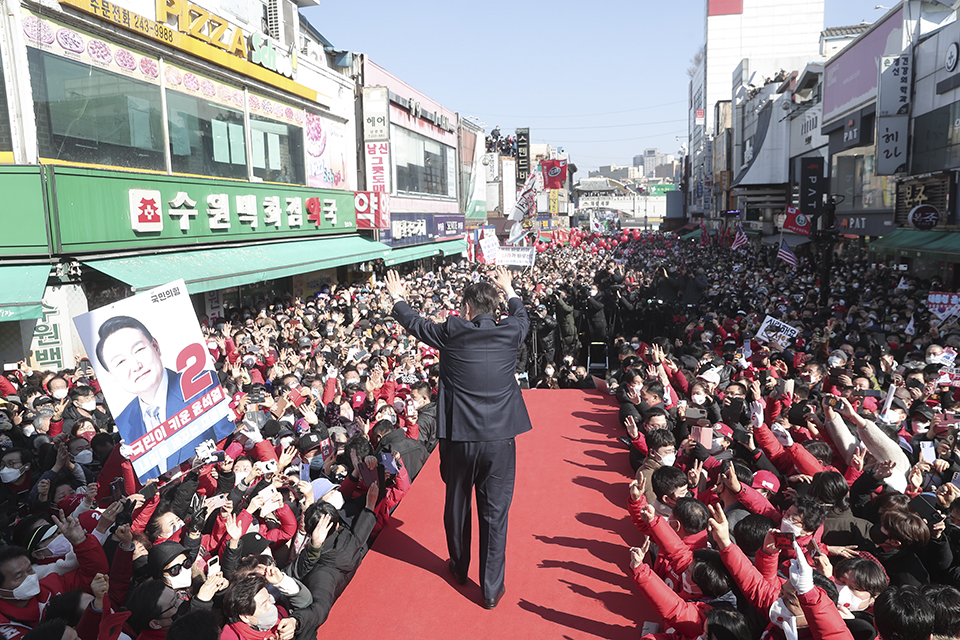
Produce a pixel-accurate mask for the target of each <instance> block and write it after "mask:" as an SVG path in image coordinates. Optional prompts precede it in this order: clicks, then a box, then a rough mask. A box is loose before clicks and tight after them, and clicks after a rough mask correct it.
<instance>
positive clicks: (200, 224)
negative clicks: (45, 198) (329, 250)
mask: <svg viewBox="0 0 960 640" xmlns="http://www.w3.org/2000/svg"><path fill="white" fill-rule="evenodd" d="M50 171H53V172H54V173H55V174H56V183H55V184H56V193H55V198H56V203H57V206H56V208H55V213H54V214H52V215H56V216H58V225H57V226H56V227H55V228H59V232H60V236H59V242H60V245H61V250H62V251H64V252H69V251H92V250H102V249H104V248H107V247H109V249H110V250H120V249H124V248H135V247H138V246H144V247H150V248H154V247H157V246H162V245H167V246H176V245H190V244H197V243H201V242H202V243H216V242H234V241H238V240H271V239H279V238H283V237H304V236H318V235H326V234H332V233H343V232H344V231H352V230H353V229H355V228H356V211H355V209H354V201H353V196H354V194H353V192H351V191H333V190H323V189H310V188H306V187H295V186H287V185H261V184H254V183H247V182H228V181H219V180H208V179H204V178H185V177H173V176H154V175H144V174H140V175H134V174H124V173H117V172H108V171H101V170H97V169H81V168H76V167H54V168H52V169H50Z"/></svg>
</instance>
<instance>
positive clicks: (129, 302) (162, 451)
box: [74, 280, 234, 482]
mask: <svg viewBox="0 0 960 640" xmlns="http://www.w3.org/2000/svg"><path fill="white" fill-rule="evenodd" d="M74 324H76V327H77V332H78V333H79V334H80V340H81V341H82V342H83V346H84V348H85V349H86V351H87V353H89V354H90V355H91V357H90V362H91V364H92V365H93V368H94V371H95V372H96V374H97V379H98V381H99V382H100V386H101V389H102V390H103V395H104V397H105V398H106V401H107V406H108V407H110V412H111V413H112V414H113V416H114V419H115V421H116V424H117V429H118V431H119V432H120V436H121V438H122V439H123V443H124V445H125V446H126V447H127V450H128V452H129V455H127V457H128V458H129V459H130V461H131V462H132V463H133V470H134V472H135V473H136V474H137V477H138V478H140V480H141V482H142V481H145V480H148V479H150V478H155V477H157V476H158V475H160V474H162V473H164V472H166V471H168V470H170V469H172V468H175V467H177V466H179V465H180V464H182V463H184V462H187V461H188V460H190V458H192V457H193V456H194V453H195V452H194V450H195V449H196V447H197V446H198V445H199V444H200V443H201V442H203V441H204V440H214V441H219V440H221V439H223V438H225V437H226V436H228V435H229V434H230V433H232V432H233V430H234V425H233V422H232V420H233V412H232V411H231V409H230V406H229V402H230V398H229V397H228V396H227V395H226V394H225V393H224V391H223V388H221V386H220V380H219V378H218V377H217V373H216V370H215V369H214V364H213V359H212V358H211V356H210V352H209V351H208V350H207V347H206V342H207V341H206V340H205V339H204V337H203V334H202V333H201V331H200V323H199V322H198V321H197V314H196V311H194V308H193V304H192V303H191V302H190V296H189V295H188V293H187V286H186V284H185V283H184V281H183V280H177V281H175V282H171V283H169V284H166V285H163V286H160V287H157V288H156V289H151V290H149V291H145V292H143V293H140V294H137V295H135V296H133V297H131V298H127V299H125V300H121V301H120V302H116V303H114V304H111V305H108V306H105V307H101V308H99V309H96V310H94V311H91V312H89V313H85V314H83V315H80V316H77V317H76V318H74Z"/></svg>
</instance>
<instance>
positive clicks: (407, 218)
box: [380, 213, 436, 247]
mask: <svg viewBox="0 0 960 640" xmlns="http://www.w3.org/2000/svg"><path fill="white" fill-rule="evenodd" d="M434 234H435V231H434V226H433V214H432V213H391V214H390V228H389V229H384V230H383V231H381V232H380V242H382V243H383V244H386V245H389V246H391V247H410V246H413V245H418V244H427V243H430V242H433V241H434V239H435V238H436V236H435V235H434Z"/></svg>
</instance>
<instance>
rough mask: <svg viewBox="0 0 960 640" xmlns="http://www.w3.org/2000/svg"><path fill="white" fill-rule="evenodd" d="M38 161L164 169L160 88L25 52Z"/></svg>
mask: <svg viewBox="0 0 960 640" xmlns="http://www.w3.org/2000/svg"><path fill="white" fill-rule="evenodd" d="M27 59H28V62H29V64H30V77H31V82H32V85H33V87H32V88H33V100H34V104H35V108H36V116H37V139H38V146H39V149H40V157H42V158H53V159H57V160H67V161H70V162H83V163H88V164H101V165H109V166H115V167H128V168H137V169H153V170H156V171H163V170H164V168H165V167H164V158H163V123H162V120H161V119H160V118H161V113H162V110H161V108H160V87H159V86H157V85H154V84H150V83H148V82H141V81H138V80H134V79H132V78H128V77H125V76H121V75H119V74H115V73H111V72H109V71H105V70H103V69H100V68H97V67H94V66H91V65H88V64H84V63H82V62H75V61H73V60H67V59H65V58H60V57H58V56H55V55H52V54H49V53H45V52H42V51H39V50H37V49H34V48H32V47H28V48H27Z"/></svg>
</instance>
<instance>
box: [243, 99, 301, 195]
mask: <svg viewBox="0 0 960 640" xmlns="http://www.w3.org/2000/svg"><path fill="white" fill-rule="evenodd" d="M250 158H251V159H252V161H253V175H255V176H257V177H258V178H262V179H264V180H266V181H268V182H289V183H294V184H304V170H303V128H301V127H297V126H294V125H290V124H285V123H283V122H277V121H275V120H271V119H269V118H264V117H263V116H258V115H255V114H252V113H251V114H250Z"/></svg>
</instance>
